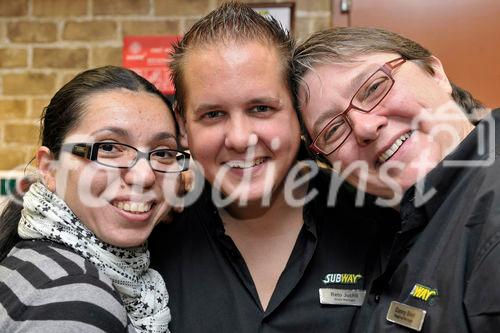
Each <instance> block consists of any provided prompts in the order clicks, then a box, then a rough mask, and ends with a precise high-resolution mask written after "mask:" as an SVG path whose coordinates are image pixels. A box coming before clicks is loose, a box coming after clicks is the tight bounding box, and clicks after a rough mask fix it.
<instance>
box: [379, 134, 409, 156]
mask: <svg viewBox="0 0 500 333" xmlns="http://www.w3.org/2000/svg"><path fill="white" fill-rule="evenodd" d="M412 134H413V131H409V132H407V133H405V134H403V135H401V136H400V137H399V138H398V139H396V141H394V143H393V144H392V145H391V146H390V147H389V149H387V150H386V151H385V152H383V153H382V154H380V156H379V157H378V162H379V163H381V164H382V163H384V162H385V161H387V160H388V159H390V158H391V157H392V156H393V155H394V154H395V153H396V152H397V151H398V150H399V148H400V147H401V146H402V145H403V142H405V141H406V140H408V138H409V137H410V136H411V135H412Z"/></svg>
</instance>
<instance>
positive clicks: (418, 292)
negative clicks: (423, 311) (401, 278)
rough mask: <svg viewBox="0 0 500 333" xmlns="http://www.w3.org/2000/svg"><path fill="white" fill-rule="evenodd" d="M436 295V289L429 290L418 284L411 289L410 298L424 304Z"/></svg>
mask: <svg viewBox="0 0 500 333" xmlns="http://www.w3.org/2000/svg"><path fill="white" fill-rule="evenodd" d="M437 294H438V292H437V290H436V289H431V288H429V287H426V286H423V285H421V284H418V283H417V284H415V286H413V289H412V290H411V292H410V295H411V296H413V297H415V298H418V299H421V300H422V301H426V302H427V301H429V300H430V299H431V298H432V297H434V296H437Z"/></svg>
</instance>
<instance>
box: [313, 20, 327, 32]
mask: <svg viewBox="0 0 500 333" xmlns="http://www.w3.org/2000/svg"><path fill="white" fill-rule="evenodd" d="M312 21H313V23H312V29H313V31H312V32H316V31H320V30H323V29H327V28H330V27H331V18H330V17H315V18H313V19H312Z"/></svg>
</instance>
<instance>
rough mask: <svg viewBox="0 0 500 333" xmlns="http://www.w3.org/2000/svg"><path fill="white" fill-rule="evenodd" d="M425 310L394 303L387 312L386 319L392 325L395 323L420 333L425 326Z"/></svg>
mask: <svg viewBox="0 0 500 333" xmlns="http://www.w3.org/2000/svg"><path fill="white" fill-rule="evenodd" d="M426 313H427V312H426V311H425V310H422V309H419V308H416V307H414V306H410V305H406V304H403V303H399V302H396V301H392V302H391V305H390V306H389V311H387V317H386V319H387V320H388V321H390V322H391V323H395V324H398V325H401V326H404V327H408V328H411V329H412V330H415V331H418V332H420V331H421V330H422V325H423V324H424V319H425V314H426Z"/></svg>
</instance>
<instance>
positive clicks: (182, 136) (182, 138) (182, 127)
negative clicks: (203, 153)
mask: <svg viewBox="0 0 500 333" xmlns="http://www.w3.org/2000/svg"><path fill="white" fill-rule="evenodd" d="M174 115H175V120H176V121H177V123H178V124H179V142H180V144H181V146H182V147H184V148H188V149H189V140H188V137H187V132H186V118H185V115H184V116H182V115H181V113H180V112H179V106H178V104H177V102H175V103H174Z"/></svg>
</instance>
